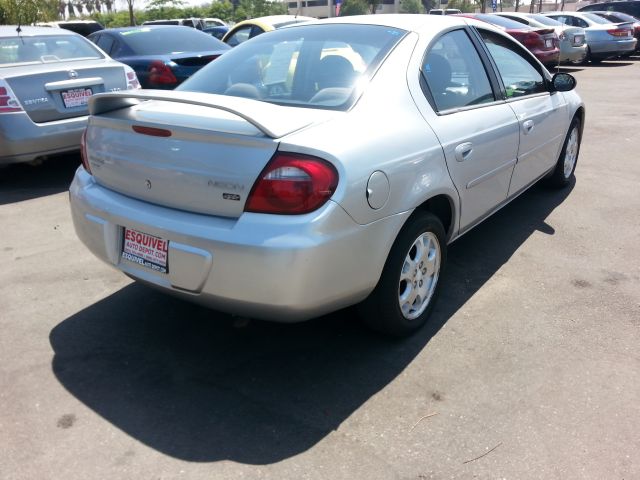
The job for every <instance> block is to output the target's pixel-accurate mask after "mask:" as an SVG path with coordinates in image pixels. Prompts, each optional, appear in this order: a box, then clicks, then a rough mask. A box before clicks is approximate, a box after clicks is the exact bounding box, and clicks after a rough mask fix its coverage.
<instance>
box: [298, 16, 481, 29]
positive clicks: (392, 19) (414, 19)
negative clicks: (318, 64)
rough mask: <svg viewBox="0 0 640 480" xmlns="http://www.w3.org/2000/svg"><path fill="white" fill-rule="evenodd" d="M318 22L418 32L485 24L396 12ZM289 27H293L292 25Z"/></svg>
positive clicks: (457, 18) (456, 18)
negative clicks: (444, 27)
mask: <svg viewBox="0 0 640 480" xmlns="http://www.w3.org/2000/svg"><path fill="white" fill-rule="evenodd" d="M318 23H323V24H324V23H346V24H359V25H380V26H384V27H395V28H400V29H402V30H407V31H412V32H420V31H424V30H430V29H431V30H433V26H434V25H438V26H442V25H446V26H452V27H453V26H462V25H468V24H473V25H487V24H486V23H485V22H480V21H479V20H474V19H471V18H468V17H459V16H456V15H423V14H411V13H407V14H402V15H399V14H396V13H381V14H376V15H353V16H346V17H333V18H325V19H322V20H318ZM290 28H295V26H292V27H290Z"/></svg>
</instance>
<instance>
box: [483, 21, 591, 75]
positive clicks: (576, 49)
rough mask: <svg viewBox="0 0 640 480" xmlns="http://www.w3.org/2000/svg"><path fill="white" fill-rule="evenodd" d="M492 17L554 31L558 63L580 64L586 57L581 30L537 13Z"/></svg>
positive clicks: (583, 36)
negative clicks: (557, 45)
mask: <svg viewBox="0 0 640 480" xmlns="http://www.w3.org/2000/svg"><path fill="white" fill-rule="evenodd" d="M493 15H499V16H501V17H507V18H510V19H511V20H515V21H516V22H520V23H522V24H524V25H529V26H530V27H535V28H549V27H551V28H553V29H555V31H556V34H557V35H558V38H559V39H560V58H559V62H560V63H563V62H571V63H581V62H583V61H584V59H585V58H586V57H587V43H586V36H585V31H584V29H583V28H580V27H572V26H570V25H565V24H563V23H560V22H558V21H557V20H554V19H553V18H551V17H547V16H545V15H541V14H539V13H521V12H495V13H494V14H493Z"/></svg>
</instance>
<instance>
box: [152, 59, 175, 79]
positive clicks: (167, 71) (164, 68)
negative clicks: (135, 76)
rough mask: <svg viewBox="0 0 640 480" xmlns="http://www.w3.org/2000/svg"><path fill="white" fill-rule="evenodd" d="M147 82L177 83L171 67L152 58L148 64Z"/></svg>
mask: <svg viewBox="0 0 640 480" xmlns="http://www.w3.org/2000/svg"><path fill="white" fill-rule="evenodd" d="M149 83H152V84H155V85H172V84H174V83H178V79H177V78H176V76H175V75H174V74H173V71H172V70H171V68H170V67H169V66H168V65H167V64H165V63H164V62H163V61H162V60H154V61H153V62H151V64H150V65H149Z"/></svg>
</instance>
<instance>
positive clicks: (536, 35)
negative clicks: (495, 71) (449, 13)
mask: <svg viewBox="0 0 640 480" xmlns="http://www.w3.org/2000/svg"><path fill="white" fill-rule="evenodd" d="M459 16H462V17H469V18H475V19H476V20H482V21H483V22H487V23H490V24H492V25H495V26H496V27H499V28H502V29H504V31H505V32H506V33H508V34H509V35H511V36H512V37H513V38H515V39H516V40H518V41H519V42H520V43H522V44H523V45H524V46H525V47H527V48H528V49H529V51H530V52H531V53H533V54H534V55H535V56H536V58H537V59H538V60H540V62H541V63H542V64H543V65H545V66H546V67H555V66H556V65H558V62H559V60H560V40H559V39H558V35H557V34H556V32H555V30H554V29H553V28H532V27H528V26H525V25H523V24H522V23H520V22H516V21H514V20H511V19H509V18H505V17H501V16H499V15H491V14H488V13H462V14H460V15H459Z"/></svg>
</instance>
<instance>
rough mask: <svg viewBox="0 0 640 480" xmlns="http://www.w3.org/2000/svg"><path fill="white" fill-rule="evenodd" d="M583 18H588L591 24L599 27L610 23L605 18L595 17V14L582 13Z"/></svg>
mask: <svg viewBox="0 0 640 480" xmlns="http://www.w3.org/2000/svg"><path fill="white" fill-rule="evenodd" d="M583 15H584V17H585V18H588V19H589V20H591V21H592V22H593V23H599V24H600V25H606V24H607V23H611V22H610V21H609V20H607V19H606V18H602V17H601V16H600V15H596V14H595V13H583Z"/></svg>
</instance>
